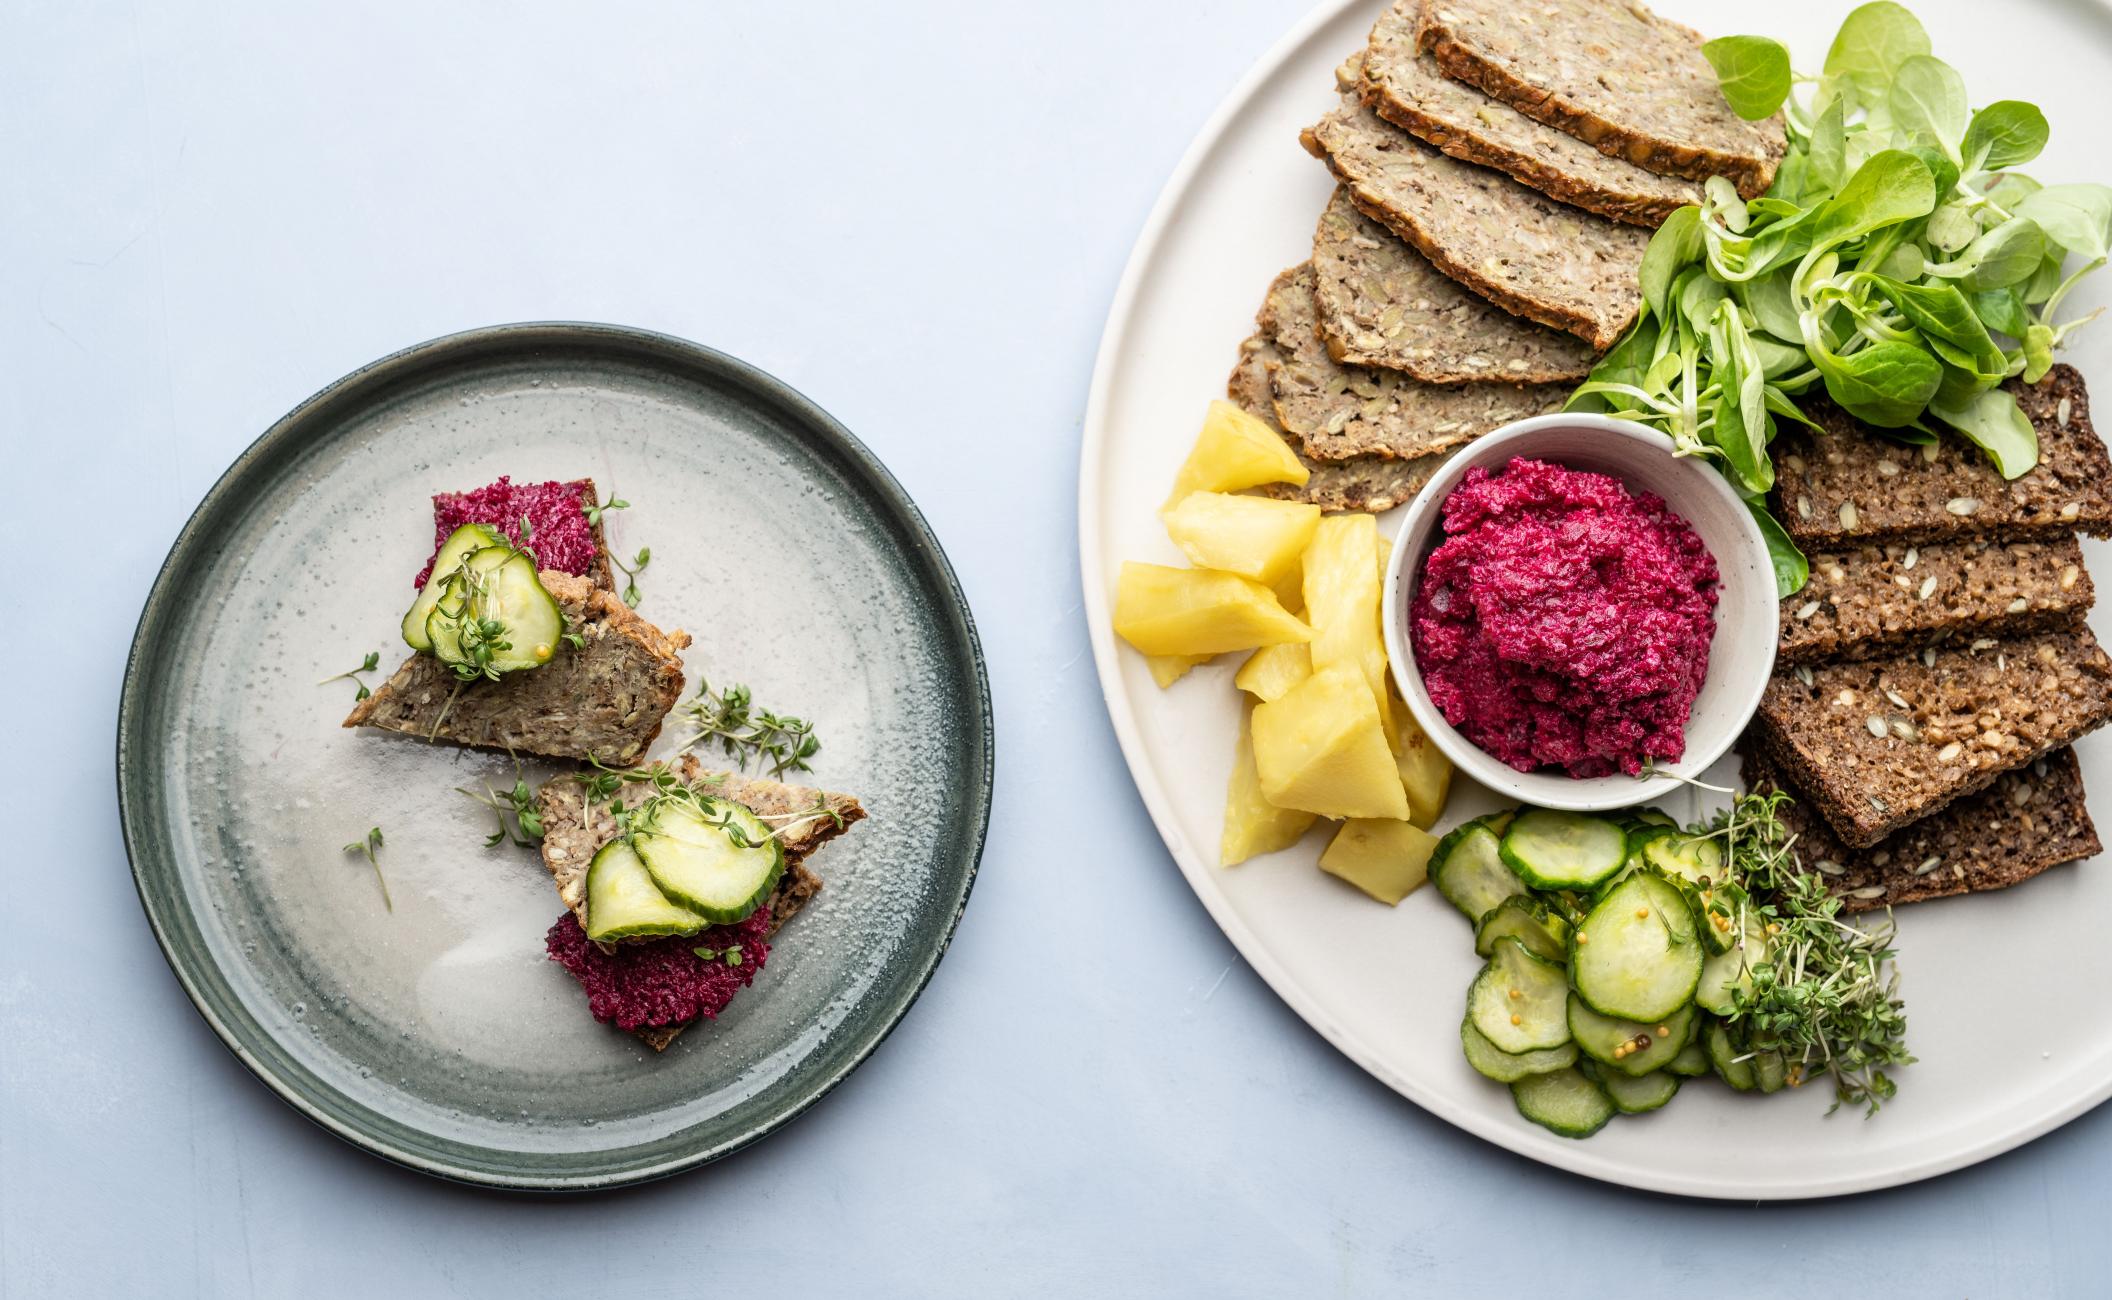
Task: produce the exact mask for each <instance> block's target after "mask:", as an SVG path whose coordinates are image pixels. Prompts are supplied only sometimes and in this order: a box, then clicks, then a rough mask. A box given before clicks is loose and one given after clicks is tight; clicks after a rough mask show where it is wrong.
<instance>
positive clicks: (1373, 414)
mask: <svg viewBox="0 0 2112 1300" xmlns="http://www.w3.org/2000/svg"><path fill="white" fill-rule="evenodd" d="M1313 288H1314V279H1313V267H1312V263H1310V262H1302V263H1300V264H1299V265H1297V266H1294V267H1292V268H1291V269H1290V270H1288V271H1285V272H1284V273H1283V274H1281V275H1279V276H1277V277H1276V280H1275V283H1273V284H1271V285H1270V286H1269V295H1268V298H1267V299H1266V300H1265V301H1264V302H1263V304H1262V309H1261V315H1260V317H1259V319H1258V323H1259V324H1260V326H1261V329H1262V332H1263V333H1265V334H1266V335H1268V337H1269V341H1270V342H1271V343H1273V344H1275V345H1276V353H1277V356H1276V357H1275V358H1274V359H1273V360H1271V361H1269V362H1268V363H1267V364H1268V371H1269V388H1270V391H1271V392H1273V393H1274V394H1275V407H1276V419H1277V421H1278V423H1280V424H1282V426H1283V427H1284V429H1286V430H1287V431H1288V432H1290V434H1291V435H1292V436H1293V437H1295V438H1296V439H1297V440H1298V442H1299V443H1300V444H1301V445H1302V446H1303V447H1304V449H1305V454H1306V455H1308V456H1310V457H1312V458H1313V459H1314V460H1346V459H1348V458H1350V457H1352V456H1391V457H1397V458H1400V459H1404V460H1405V459H1414V458H1419V457H1423V456H1429V455H1433V454H1435V453H1437V452H1443V451H1450V450H1451V449H1453V448H1455V447H1458V446H1461V445H1463V444H1465V443H1467V442H1469V441H1471V440H1472V439H1474V438H1478V437H1480V436H1481V435H1482V434H1484V433H1487V432H1489V431H1490V430H1491V429H1496V428H1500V427H1502V426H1503V425H1506V424H1509V423H1511V422H1512V421H1513V420H1522V419H1524V418H1525V417H1527V416H1529V415H1539V414H1541V413H1543V412H1546V411H1553V410H1558V409H1560V407H1561V405H1562V402H1563V400H1564V399H1565V398H1566V397H1567V396H1568V395H1569V390H1568V388H1567V387H1565V386H1563V385H1560V384H1536V385H1528V386H1523V387H1521V386H1519V385H1515V384H1443V385H1440V384H1425V383H1421V382H1418V381H1417V380H1415V379H1413V378H1410V377H1409V376H1407V375H1404V374H1401V373H1400V372H1398V371H1393V370H1376V369H1369V368H1366V367H1363V366H1345V365H1342V364H1341V363H1340V362H1338V361H1336V360H1335V359H1334V358H1333V357H1331V356H1329V355H1328V354H1327V345H1326V344H1325V343H1322V342H1321V341H1320V328H1319V320H1318V311H1319V305H1318V302H1317V300H1316V299H1315V298H1314V296H1313Z"/></svg>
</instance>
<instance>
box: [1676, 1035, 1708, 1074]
mask: <svg viewBox="0 0 2112 1300" xmlns="http://www.w3.org/2000/svg"><path fill="white" fill-rule="evenodd" d="M1665 1068H1666V1069H1667V1070H1670V1071H1671V1072H1672V1073H1674V1074H1678V1075H1684V1076H1685V1077H1687V1078H1689V1079H1698V1078H1700V1077H1701V1076H1702V1075H1704V1074H1707V1073H1708V1072H1709V1049H1708V1048H1706V1047H1703V1046H1702V1045H1701V1040H1700V1039H1698V1038H1697V1039H1695V1040H1694V1041H1693V1042H1691V1043H1688V1044H1687V1045H1686V1046H1685V1047H1682V1048H1680V1049H1679V1055H1677V1056H1675V1057H1673V1058H1672V1059H1671V1060H1669V1061H1667V1062H1665Z"/></svg>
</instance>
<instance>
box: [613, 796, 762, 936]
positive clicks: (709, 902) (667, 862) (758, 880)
mask: <svg viewBox="0 0 2112 1300" xmlns="http://www.w3.org/2000/svg"><path fill="white" fill-rule="evenodd" d="M636 825H637V827H638V830H637V832H636V834H635V835H633V836H632V838H633V839H634V840H635V841H636V842H637V845H638V856H639V857H640V858H642V859H644V861H645V869H646V870H647V871H648V872H650V873H651V874H652V878H653V883H654V884H656V885H658V886H659V887H660V892H661V893H663V894H666V895H667V896H668V897H669V898H670V899H672V900H673V901H675V902H676V903H679V904H680V905H682V906H683V907H686V908H688V909H689V910H690V911H692V912H695V913H696V914H697V915H699V916H702V917H704V918H705V919H706V920H709V921H713V922H716V923H718V924H721V925H725V924H730V923H732V922H734V921H738V920H740V919H741V918H743V917H745V916H747V915H748V914H749V913H750V912H753V911H754V910H755V909H756V908H757V907H760V906H761V905H762V902H763V900H764V899H766V898H768V897H769V896H770V891H771V890H772V889H775V888H776V887H777V878H778V877H779V876H780V875H782V874H784V870H785V853H784V848H783V846H782V845H780V844H779V843H778V842H777V837H776V836H774V835H772V834H771V833H770V828H769V827H768V826H766V825H764V824H763V821H762V819H761V818H759V817H757V816H756V815H755V814H754V813H752V812H750V811H749V810H748V809H746V808H744V807H742V806H741V805H739V804H737V803H732V802H729V801H727V800H724V799H713V798H710V797H708V796H700V797H697V798H694V799H693V798H690V797H687V796H673V797H670V796H656V797H655V798H653V799H651V800H648V801H647V802H646V804H645V806H644V807H642V808H640V809H639V813H638V818H637V821H636Z"/></svg>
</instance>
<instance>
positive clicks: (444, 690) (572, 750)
mask: <svg viewBox="0 0 2112 1300" xmlns="http://www.w3.org/2000/svg"><path fill="white" fill-rule="evenodd" d="M539 577H540V578H541V580H542V584H543V586H544V587H545V588H546V589H547V590H548V591H549V592H550V594H551V595H552V596H553V597H555V598H556V599H557V603H558V605H559V606H560V607H561V608H562V609H563V610H564V614H565V626H566V627H567V628H569V629H571V630H572V631H573V632H576V633H578V634H579V636H580V638H581V641H582V644H581V645H580V646H579V647H578V648H574V647H573V646H572V645H571V644H569V643H563V644H560V645H558V646H557V647H556V651H555V653H554V654H553V655H552V657H551V659H550V662H549V663H546V664H544V665H543V666H542V667H540V668H534V669H530V670H528V671H525V672H516V673H508V674H506V675H505V676H504V677H502V678H500V679H499V680H497V681H475V682H467V683H465V682H461V681H459V680H458V679H457V678H456V677H455V674H454V672H453V670H452V669H450V668H448V667H447V665H445V664H443V663H441V662H440V661H439V660H438V659H436V658H434V657H433V656H432V655H429V654H414V655H412V656H411V657H410V658H409V659H406V660H404V662H403V666H402V667H400V668H398V669H397V670H396V672H395V674H394V675H393V676H391V677H390V678H389V680H388V681H386V682H384V683H382V685H381V686H380V687H379V688H377V689H376V690H375V692H374V693H373V694H372V695H370V696H368V697H367V698H366V699H364V700H361V701H360V702H359V703H358V705H356V706H355V707H354V708H353V710H352V713H351V716H349V717H347V718H346V719H345V723H344V725H346V726H348V727H380V728H382V729H383V730H385V731H399V732H402V733H404V734H406V735H411V736H417V737H418V738H420V739H421V740H445V741H448V742H449V743H451V744H456V745H474V746H478V747H481V748H487V749H504V750H507V751H509V752H513V753H522V754H541V755H543V756H545V757H548V758H573V759H588V758H598V759H599V760H600V761H602V762H604V763H609V764H612V765H615V766H618V767H621V766H624V765H627V764H630V763H634V762H636V761H637V760H638V759H639V758H640V757H641V756H643V755H644V753H645V751H646V749H647V748H648V747H649V746H650V745H651V744H652V743H653V738H654V737H655V736H657V735H659V734H660V724H661V722H662V721H663V720H664V719H665V718H666V717H667V711H668V710H669V709H672V708H674V707H675V701H676V700H678V699H680V698H681V696H682V661H681V659H680V658H678V657H677V655H678V653H679V652H680V651H681V650H682V648H683V647H685V646H687V645H688V644H689V634H688V633H686V632H684V631H682V630H681V629H680V628H677V629H675V630H674V631H672V632H663V631H661V630H660V629H659V628H657V627H654V626H653V625H652V624H651V623H648V622H646V621H645V620H644V619H642V618H640V617H639V616H638V615H637V613H636V612H635V611H633V610H632V609H631V607H630V606H628V605H626V604H624V603H623V602H622V601H621V600H619V599H617V598H616V597H615V596H614V595H612V594H610V593H609V592H608V591H606V590H604V589H602V588H600V587H597V586H596V585H594V582H593V580H591V579H588V578H579V577H574V576H573V575H571V574H569V573H560V572H558V571H557V570H555V569H545V570H543V571H542V573H541V574H540V575H539Z"/></svg>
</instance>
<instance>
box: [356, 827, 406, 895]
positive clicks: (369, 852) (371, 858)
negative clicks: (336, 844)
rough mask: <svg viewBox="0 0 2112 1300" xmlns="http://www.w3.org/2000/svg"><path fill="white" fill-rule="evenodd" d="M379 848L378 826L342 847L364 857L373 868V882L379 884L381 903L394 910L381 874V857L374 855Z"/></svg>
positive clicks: (379, 828) (387, 883) (387, 887)
mask: <svg viewBox="0 0 2112 1300" xmlns="http://www.w3.org/2000/svg"><path fill="white" fill-rule="evenodd" d="M380 850H381V827H379V826H376V827H373V828H372V829H370V830H368V831H367V833H366V835H365V836H363V837H362V838H360V839H356V840H354V841H352V842H351V843H350V844H347V845H346V846H345V847H344V852H346V853H357V854H360V855H362V856H363V857H365V858H366V860H367V865H368V866H370V867H372V868H374V883H376V884H378V885H380V886H381V904H382V906H383V907H386V908H388V909H389V910H390V911H391V912H393V911H395V910H396V904H395V903H394V902H392V901H391V900H390V898H389V882H388V881H387V880H386V879H384V878H383V876H382V874H381V859H380V858H379V857H378V856H376V855H377V854H378V853H379V852H380Z"/></svg>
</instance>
